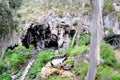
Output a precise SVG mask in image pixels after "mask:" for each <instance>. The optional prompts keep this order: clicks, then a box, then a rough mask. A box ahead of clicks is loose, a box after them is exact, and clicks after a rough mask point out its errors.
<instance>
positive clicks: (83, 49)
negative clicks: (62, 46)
mask: <svg viewBox="0 0 120 80" xmlns="http://www.w3.org/2000/svg"><path fill="white" fill-rule="evenodd" d="M87 50H88V47H87V46H85V45H82V46H74V47H73V48H68V50H67V54H68V55H69V56H75V55H77V54H80V53H84V52H86V51H87Z"/></svg>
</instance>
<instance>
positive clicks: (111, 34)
mask: <svg viewBox="0 0 120 80" xmlns="http://www.w3.org/2000/svg"><path fill="white" fill-rule="evenodd" d="M109 32H110V35H109V36H110V37H112V36H113V35H115V34H114V32H113V30H112V29H110V30H109Z"/></svg>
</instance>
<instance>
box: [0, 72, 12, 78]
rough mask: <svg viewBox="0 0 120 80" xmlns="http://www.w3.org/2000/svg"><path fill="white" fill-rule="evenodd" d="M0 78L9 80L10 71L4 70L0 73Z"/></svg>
mask: <svg viewBox="0 0 120 80" xmlns="http://www.w3.org/2000/svg"><path fill="white" fill-rule="evenodd" d="M0 80H11V77H10V72H9V71H6V72H4V73H3V74H2V75H0Z"/></svg>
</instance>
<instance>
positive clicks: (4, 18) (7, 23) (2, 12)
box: [0, 3, 17, 38]
mask: <svg viewBox="0 0 120 80" xmlns="http://www.w3.org/2000/svg"><path fill="white" fill-rule="evenodd" d="M16 27H17V22H15V21H13V15H12V11H11V9H10V8H8V7H7V6H6V5H4V4H3V3H0V38H1V37H2V36H5V35H6V34H8V33H9V32H10V31H11V30H12V29H15V28H16Z"/></svg>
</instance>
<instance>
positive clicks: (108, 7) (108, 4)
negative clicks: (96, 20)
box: [103, 1, 114, 15]
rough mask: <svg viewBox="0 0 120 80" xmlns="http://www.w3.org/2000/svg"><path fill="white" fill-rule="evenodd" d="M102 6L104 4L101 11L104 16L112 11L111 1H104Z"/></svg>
mask: <svg viewBox="0 0 120 80" xmlns="http://www.w3.org/2000/svg"><path fill="white" fill-rule="evenodd" d="M104 4H105V8H104V9H103V13H104V15H106V14H108V13H110V12H112V11H114V6H113V3H112V2H111V1H105V2H104Z"/></svg>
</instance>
